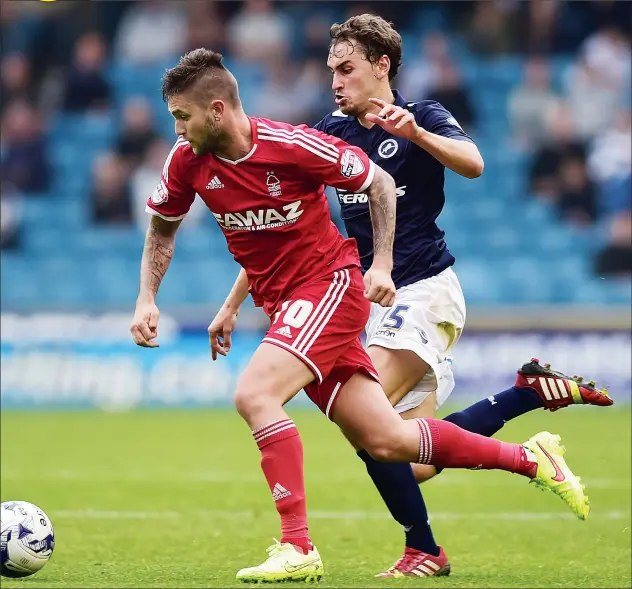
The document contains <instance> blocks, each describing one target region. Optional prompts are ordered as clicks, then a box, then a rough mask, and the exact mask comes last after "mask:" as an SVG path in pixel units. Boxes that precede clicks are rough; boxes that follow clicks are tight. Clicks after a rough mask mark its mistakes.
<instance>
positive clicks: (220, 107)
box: [208, 100, 226, 122]
mask: <svg viewBox="0 0 632 589" xmlns="http://www.w3.org/2000/svg"><path fill="white" fill-rule="evenodd" d="M208 110H209V113H210V114H211V117H213V119H214V120H215V121H216V122H219V121H221V120H222V118H223V116H224V111H225V110H226V105H225V104H224V102H223V101H222V100H212V101H211V103H210V104H209V109H208Z"/></svg>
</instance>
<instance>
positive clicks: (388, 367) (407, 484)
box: [356, 346, 449, 576]
mask: <svg viewBox="0 0 632 589" xmlns="http://www.w3.org/2000/svg"><path fill="white" fill-rule="evenodd" d="M375 348H376V347H375V346H372V347H371V348H369V350H368V353H369V356H370V357H371V361H372V362H373V366H374V367H375V368H376V369H377V371H378V374H379V375H380V382H381V383H382V386H383V388H384V392H385V393H386V395H387V397H388V399H389V402H390V403H391V404H392V405H395V404H397V402H398V401H399V400H400V399H401V398H402V397H403V396H404V395H405V394H406V393H407V392H408V391H410V389H411V388H412V387H413V386H414V385H415V383H417V382H418V381H419V380H420V378H421V376H423V373H424V372H425V370H426V368H427V366H428V365H427V364H426V363H425V362H424V361H423V360H422V359H421V358H419V356H417V355H416V354H415V353H414V352H411V351H409V350H389V349H386V348H379V351H381V352H384V353H383V354H379V353H378V354H375V355H373V353H372V352H373V351H375ZM420 375H421V376H420ZM425 405H426V403H425V402H424V406H425ZM432 410H433V413H431V414H428V415H424V417H432V416H434V401H433V405H432ZM356 452H357V454H358V456H359V458H360V459H361V460H362V461H363V462H364V464H365V467H366V470H367V473H368V474H369V476H370V477H371V480H372V481H373V484H374V485H375V488H376V489H377V490H378V492H379V493H380V496H381V497H382V499H383V501H384V503H385V505H386V506H387V508H388V510H389V511H390V513H391V515H392V516H393V519H395V521H397V522H398V523H399V524H400V525H401V526H402V527H403V529H404V534H405V552H404V557H402V559H400V561H402V562H400V561H398V562H397V563H396V564H395V565H393V567H391V568H390V569H389V570H388V571H387V572H386V573H382V574H381V575H382V576H392V575H394V574H396V573H395V570H399V568H401V566H402V565H407V564H409V563H410V564H413V560H414V561H415V564H417V562H419V564H422V563H423V562H425V561H426V559H428V560H430V562H431V563H432V564H428V565H424V566H426V567H427V569H428V570H430V571H433V572H435V571H434V568H433V567H435V566H438V567H439V568H438V569H437V571H436V572H439V573H440V574H446V572H449V563H448V561H447V557H445V555H443V556H442V557H440V556H441V554H442V553H441V547H440V546H438V545H437V543H436V541H435V538H434V535H433V533H432V528H431V526H430V523H429V518H428V510H427V508H426V504H425V501H424V498H423V495H422V493H421V489H419V485H418V483H417V480H416V478H415V477H416V475H415V474H414V472H413V471H415V470H416V469H418V468H422V469H431V470H432V472H433V473H434V472H435V469H434V466H431V465H424V464H411V465H410V467H407V465H404V464H401V463H389V462H380V461H377V460H375V459H374V458H373V457H372V456H371V455H370V454H369V453H368V452H367V451H366V450H364V449H360V448H358V447H356ZM425 555H427V558H426V556H425ZM439 557H440V558H439ZM437 558H439V562H437ZM404 560H405V562H404ZM422 570H423V569H422Z"/></svg>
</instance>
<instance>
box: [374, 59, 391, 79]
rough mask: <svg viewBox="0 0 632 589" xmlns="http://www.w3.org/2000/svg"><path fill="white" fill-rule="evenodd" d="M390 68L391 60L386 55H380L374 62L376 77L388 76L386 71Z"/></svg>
mask: <svg viewBox="0 0 632 589" xmlns="http://www.w3.org/2000/svg"><path fill="white" fill-rule="evenodd" d="M390 69H391V60H390V59H389V57H388V55H382V56H381V57H380V58H379V59H378V60H377V61H376V62H375V73H376V74H377V77H378V78H379V79H380V80H381V79H382V78H385V77H388V72H389V71H390Z"/></svg>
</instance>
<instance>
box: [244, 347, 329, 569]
mask: <svg viewBox="0 0 632 589" xmlns="http://www.w3.org/2000/svg"><path fill="white" fill-rule="evenodd" d="M312 380H314V373H313V372H312V371H311V370H310V369H309V368H308V367H307V366H306V365H305V364H304V363H303V362H302V361H301V360H299V359H298V358H297V357H296V356H294V355H293V354H292V353H290V352H289V351H287V350H284V349H282V348H280V347H278V346H275V345H273V344H270V343H265V342H264V343H262V344H261V345H260V346H259V348H258V349H257V350H256V352H255V353H254V355H253V357H252V359H251V360H250V363H249V364H248V367H247V368H246V370H245V371H244V372H243V374H242V375H241V377H240V379H239V381H238V383H237V388H236V392H235V406H236V408H237V411H238V412H239V414H240V415H241V416H242V417H243V418H244V420H245V421H246V423H248V425H249V427H250V429H251V431H252V434H253V436H254V438H255V441H256V442H257V446H258V447H259V449H260V450H261V468H262V470H263V473H264V475H265V478H266V480H267V482H268V487H269V488H270V492H271V493H272V498H273V499H274V503H275V506H276V509H277V511H278V513H279V516H280V518H281V542H280V543H276V544H275V545H273V546H272V547H271V549H270V551H269V552H270V557H269V558H268V559H267V560H266V561H265V562H264V563H262V564H261V565H259V566H256V567H251V568H247V569H242V570H240V571H239V572H238V573H237V578H238V579H240V580H244V581H275V580H288V579H295V580H305V579H306V578H320V576H321V575H322V562H321V560H320V556H319V555H318V552H317V550H316V549H315V548H314V546H313V545H312V543H311V540H310V537H309V531H308V525H307V507H306V500H305V483H304V477H303V445H302V442H301V438H300V436H299V432H298V430H297V428H296V425H295V424H294V422H293V421H292V420H291V419H290V418H289V416H288V414H287V413H286V412H285V410H284V409H283V405H284V404H285V403H286V402H287V401H289V400H290V399H291V398H292V397H294V396H295V395H296V393H297V392H299V391H300V390H301V389H302V388H303V387H304V386H306V385H307V384H308V383H310V382H311V381H312ZM288 567H289V569H288ZM288 571H289V572H288Z"/></svg>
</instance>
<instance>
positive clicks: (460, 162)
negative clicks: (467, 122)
mask: <svg viewBox="0 0 632 589" xmlns="http://www.w3.org/2000/svg"><path fill="white" fill-rule="evenodd" d="M369 100H370V101H371V102H372V103H373V104H375V105H377V106H379V107H381V109H382V110H381V111H380V112H379V113H378V114H377V115H376V114H373V113H368V114H366V115H365V119H366V120H367V121H370V122H371V123H375V124H376V125H379V126H380V127H382V129H384V130H385V131H388V132H389V133H391V134H392V135H397V136H398V137H403V138H404V139H408V141H411V142H412V143H414V144H415V145H417V146H419V147H421V148H422V149H424V150H426V151H427V152H428V153H429V154H430V155H431V156H432V157H434V158H435V159H436V160H437V161H439V162H440V163H441V164H443V165H444V166H445V167H446V168H448V169H450V170H452V171H453V172H456V173H457V174H459V175H461V176H465V177H466V178H478V177H479V176H480V175H481V174H482V173H483V168H484V162H483V157H482V156H481V154H480V152H479V151H478V147H476V145H475V144H474V142H472V141H471V140H469V137H467V135H465V133H463V132H462V130H461V128H460V127H459V125H458V123H457V122H456V121H455V120H454V118H453V117H451V116H450V113H448V112H447V111H446V110H445V109H443V108H438V109H436V111H437V116H435V117H434V119H435V120H433V121H432V125H433V126H432V127H431V128H433V129H434V130H435V131H437V132H433V131H430V130H427V129H425V128H424V127H422V126H421V125H419V124H417V121H416V119H415V114H414V113H412V112H411V111H409V110H406V109H405V108H402V107H401V106H397V105H395V104H388V103H386V102H384V101H383V100H380V99H379V98H370V99H369ZM450 127H451V128H452V129H451V130H453V131H454V132H453V133H449V132H448V133H446V130H447V129H450ZM450 134H451V135H453V136H451V137H450V136H448V135H450ZM464 139H465V140H464Z"/></svg>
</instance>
